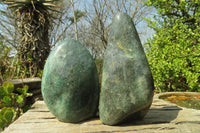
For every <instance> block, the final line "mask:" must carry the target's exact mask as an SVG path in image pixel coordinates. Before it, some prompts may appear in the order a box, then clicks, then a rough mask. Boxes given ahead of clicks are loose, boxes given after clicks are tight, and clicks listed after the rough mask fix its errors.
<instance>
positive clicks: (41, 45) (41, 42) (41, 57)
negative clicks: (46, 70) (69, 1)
mask: <svg viewBox="0 0 200 133" xmlns="http://www.w3.org/2000/svg"><path fill="white" fill-rule="evenodd" d="M57 1H59V0H4V3H5V4H7V5H8V8H10V9H12V11H13V12H14V13H15V17H16V20H17V24H18V29H19V33H20V42H19V44H18V45H17V53H18V58H19V60H20V62H21V69H22V70H24V71H25V72H28V73H26V77H35V76H37V73H38V71H39V70H42V69H43V67H44V64H45V60H46V58H47V57H48V55H49V52H50V44H49V28H50V27H51V22H52V14H51V13H50V12H51V11H52V10H54V9H53V8H55V7H58V6H57V5H55V4H54V3H55V2H57Z"/></svg>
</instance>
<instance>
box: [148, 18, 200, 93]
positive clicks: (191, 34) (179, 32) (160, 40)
mask: <svg viewBox="0 0 200 133" xmlns="http://www.w3.org/2000/svg"><path fill="white" fill-rule="evenodd" d="M199 31H200V27H198V26H197V28H196V29H193V30H192V29H191V28H189V27H188V26H187V25H185V24H183V23H181V22H178V21H177V22H176V23H175V24H174V26H173V27H167V28H163V29H162V30H160V31H159V32H157V33H156V34H155V35H154V37H153V39H152V40H151V41H149V42H148V45H149V47H150V49H149V51H147V55H148V60H149V64H150V68H151V71H152V74H153V77H154V82H155V86H156V88H157V89H158V90H159V91H200V43H199V42H200V34H199Z"/></svg>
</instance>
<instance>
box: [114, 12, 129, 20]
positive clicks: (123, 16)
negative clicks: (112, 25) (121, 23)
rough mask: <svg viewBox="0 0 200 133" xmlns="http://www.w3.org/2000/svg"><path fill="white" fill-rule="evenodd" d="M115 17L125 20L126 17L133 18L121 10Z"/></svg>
mask: <svg viewBox="0 0 200 133" xmlns="http://www.w3.org/2000/svg"><path fill="white" fill-rule="evenodd" d="M114 19H116V20H124V19H131V17H130V16H129V15H128V14H127V13H124V12H120V13H118V14H117V15H116V16H115V18H114Z"/></svg>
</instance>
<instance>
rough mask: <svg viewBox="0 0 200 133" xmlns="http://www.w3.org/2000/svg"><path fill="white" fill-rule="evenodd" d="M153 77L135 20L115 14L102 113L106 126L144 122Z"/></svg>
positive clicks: (149, 102) (110, 36)
mask: <svg viewBox="0 0 200 133" xmlns="http://www.w3.org/2000/svg"><path fill="white" fill-rule="evenodd" d="M153 90H154V84H153V78H152V74H151V71H150V68H149V64H148V61H147V58H146V55H145V52H144V49H143V47H142V44H141V42H140V39H139V36H138V33H137V31H136V29H135V26H134V23H133V22H132V19H131V18H130V17H129V16H128V15H127V14H125V13H120V14H118V15H116V17H115V18H114V19H113V22H112V24H111V29H110V34H109V41H108V46H107V49H106V53H105V57H104V64H103V76H102V88H101V94H100V105H99V113H100V119H101V121H102V122H103V123H104V124H107V125H116V124H119V123H122V122H126V121H130V120H135V119H142V118H143V117H144V116H145V114H146V113H147V111H148V109H149V107H150V106H151V103H152V98H153Z"/></svg>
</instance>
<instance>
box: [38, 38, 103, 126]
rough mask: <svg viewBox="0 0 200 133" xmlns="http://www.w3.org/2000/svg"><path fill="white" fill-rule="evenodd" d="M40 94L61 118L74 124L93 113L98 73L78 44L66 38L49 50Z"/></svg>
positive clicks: (81, 46) (86, 52)
mask: <svg viewBox="0 0 200 133" xmlns="http://www.w3.org/2000/svg"><path fill="white" fill-rule="evenodd" d="M42 95H43V99H44V101H45V103H46V105H47V107H48V108H49V110H50V111H51V113H52V114H54V115H55V116H56V117H57V118H58V119H59V120H60V121H63V122H72V123H76V122H80V121H83V120H85V119H88V118H90V117H92V116H94V115H95V114H96V111H97V110H98V102H99V101H98V100H99V85H98V73H97V69H96V65H95V63H94V60H93V58H92V56H91V55H90V53H89V51H88V50H87V49H86V48H85V47H84V46H83V45H82V44H81V43H79V42H78V41H75V40H71V39H69V40H66V41H63V42H61V43H59V44H58V46H56V48H55V49H54V50H53V51H52V52H51V53H50V55H49V57H48V59H47V61H46V64H45V68H44V71H43V77H42Z"/></svg>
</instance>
